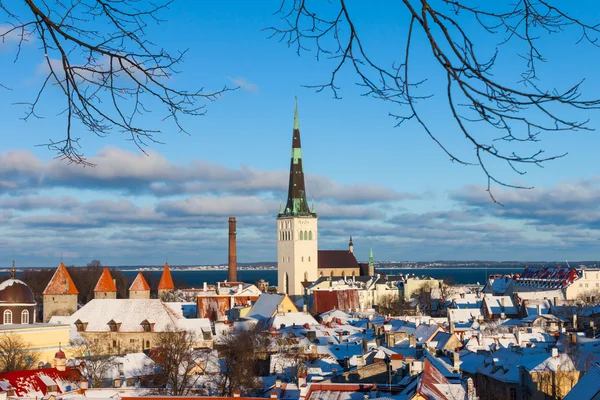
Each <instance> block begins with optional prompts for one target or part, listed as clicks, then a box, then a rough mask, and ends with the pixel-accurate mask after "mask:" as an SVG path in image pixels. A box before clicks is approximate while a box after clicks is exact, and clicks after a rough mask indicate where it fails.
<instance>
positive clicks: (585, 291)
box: [565, 270, 600, 301]
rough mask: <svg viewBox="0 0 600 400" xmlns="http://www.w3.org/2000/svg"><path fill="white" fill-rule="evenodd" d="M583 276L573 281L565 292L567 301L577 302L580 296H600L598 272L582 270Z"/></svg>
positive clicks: (599, 272)
mask: <svg viewBox="0 0 600 400" xmlns="http://www.w3.org/2000/svg"><path fill="white" fill-rule="evenodd" d="M582 274H583V276H582V277H581V278H580V279H577V280H576V281H574V282H573V283H572V284H571V285H570V286H569V287H567V289H566V291H565V296H566V299H567V300H577V299H578V298H579V297H580V296H583V297H585V296H590V297H591V296H596V301H598V296H599V295H600V271H597V270H583V272H582Z"/></svg>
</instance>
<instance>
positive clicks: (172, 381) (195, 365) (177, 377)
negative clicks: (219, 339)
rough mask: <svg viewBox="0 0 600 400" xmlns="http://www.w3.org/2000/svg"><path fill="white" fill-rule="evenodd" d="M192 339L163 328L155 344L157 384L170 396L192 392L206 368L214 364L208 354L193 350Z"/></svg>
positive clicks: (178, 330)
mask: <svg viewBox="0 0 600 400" xmlns="http://www.w3.org/2000/svg"><path fill="white" fill-rule="evenodd" d="M197 342H198V338H197V337H196V335H195V334H194V333H192V332H190V331H186V330H183V329H179V328H172V327H169V328H167V330H166V331H164V332H160V333H159V334H158V338H157V341H156V347H157V350H156V353H155V354H154V357H153V359H154V362H155V364H156V366H157V367H158V370H159V372H158V375H159V381H160V382H161V385H164V387H165V388H166V391H167V393H168V394H169V395H170V396H185V395H188V394H189V393H190V391H192V390H193V389H194V386H195V384H196V382H197V381H198V379H199V377H200V374H199V372H201V371H202V370H203V369H206V364H207V363H209V362H214V361H213V360H212V359H211V358H210V357H211V355H212V352H205V351H202V350H196V349H195V348H194V347H195V345H196V343H197Z"/></svg>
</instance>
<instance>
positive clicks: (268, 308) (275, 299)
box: [246, 293, 285, 320]
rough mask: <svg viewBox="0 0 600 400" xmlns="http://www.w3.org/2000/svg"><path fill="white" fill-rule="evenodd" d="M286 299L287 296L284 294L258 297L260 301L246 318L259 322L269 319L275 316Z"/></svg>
mask: <svg viewBox="0 0 600 400" xmlns="http://www.w3.org/2000/svg"><path fill="white" fill-rule="evenodd" d="M284 298H285V295H283V294H268V293H263V294H261V295H260V296H259V297H258V300H256V303H254V305H253V306H252V308H251V309H250V311H249V312H248V315H246V316H247V317H248V318H254V319H258V320H265V319H269V318H271V317H272V316H273V315H275V313H276V312H277V308H278V307H279V304H281V302H282V301H283V299H284Z"/></svg>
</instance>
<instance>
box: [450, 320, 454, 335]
mask: <svg viewBox="0 0 600 400" xmlns="http://www.w3.org/2000/svg"><path fill="white" fill-rule="evenodd" d="M450 334H451V335H454V321H452V322H450Z"/></svg>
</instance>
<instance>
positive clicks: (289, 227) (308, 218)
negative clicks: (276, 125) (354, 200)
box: [277, 102, 319, 299]
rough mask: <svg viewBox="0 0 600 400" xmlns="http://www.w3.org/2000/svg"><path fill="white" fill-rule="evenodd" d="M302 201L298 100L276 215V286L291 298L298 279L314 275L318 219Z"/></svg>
mask: <svg viewBox="0 0 600 400" xmlns="http://www.w3.org/2000/svg"><path fill="white" fill-rule="evenodd" d="M314 211H315V210H314V204H313V207H312V209H311V208H309V206H308V202H307V201H306V190H305V186H304V171H303V168H302V147H301V146H300V122H299V121H298V103H297V102H296V107H295V111H294V131H293V134H292V159H291V164H290V181H289V188H288V198H287V202H286V204H285V208H284V209H282V208H281V206H280V207H279V214H278V215H277V286H278V290H279V293H284V294H288V295H290V296H291V297H292V298H293V299H297V298H298V297H300V296H302V295H303V294H304V291H303V287H302V282H303V281H310V282H314V281H316V280H317V278H318V272H317V268H318V259H317V257H318V237H319V235H318V226H317V222H318V218H317V214H315V212H314Z"/></svg>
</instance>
